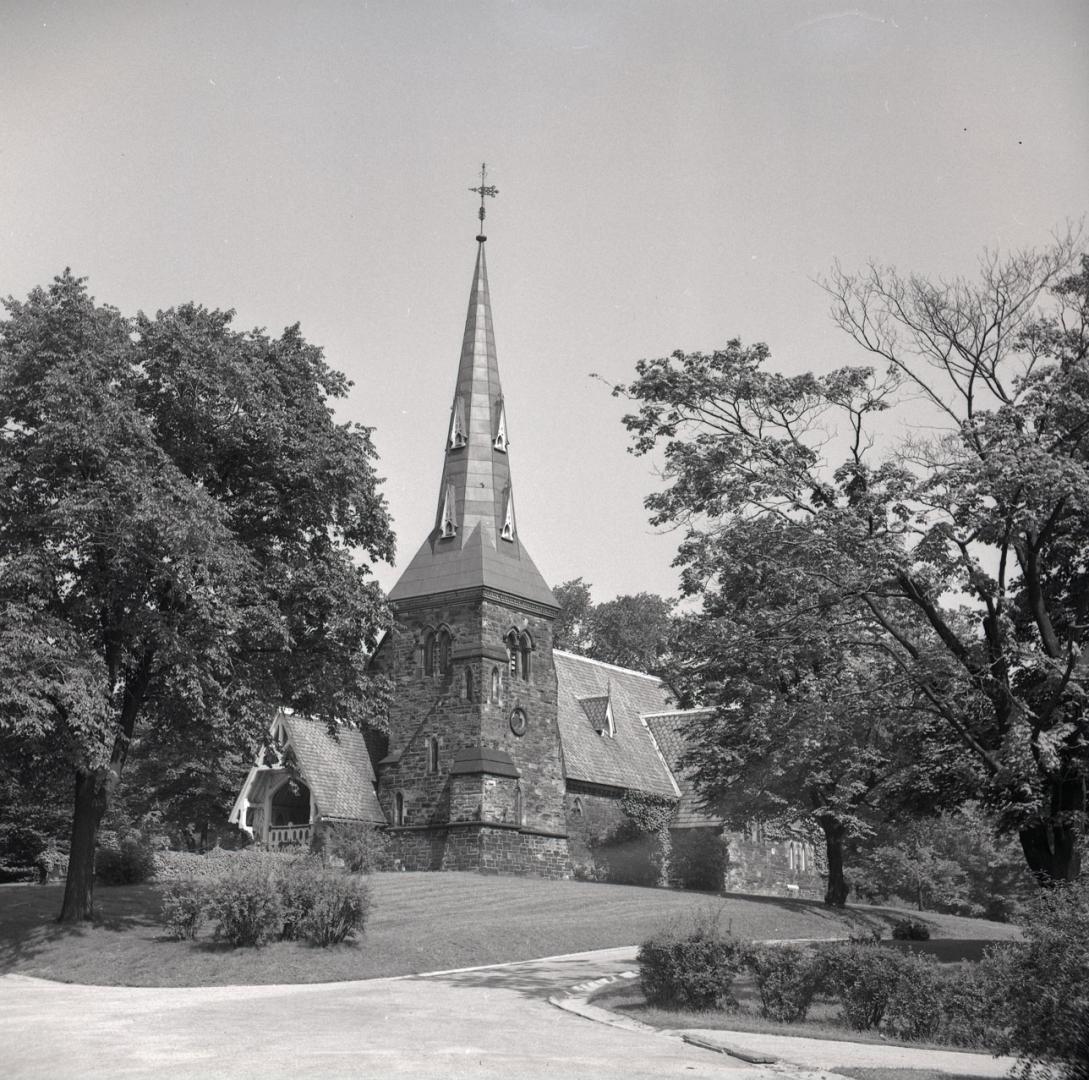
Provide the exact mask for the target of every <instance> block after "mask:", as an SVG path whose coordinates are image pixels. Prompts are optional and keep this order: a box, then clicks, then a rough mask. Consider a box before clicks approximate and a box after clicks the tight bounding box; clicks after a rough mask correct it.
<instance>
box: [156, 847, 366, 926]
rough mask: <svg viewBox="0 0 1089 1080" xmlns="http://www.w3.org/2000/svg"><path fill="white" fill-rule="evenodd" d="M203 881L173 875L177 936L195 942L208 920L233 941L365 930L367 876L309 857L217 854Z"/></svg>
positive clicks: (171, 913)
mask: <svg viewBox="0 0 1089 1080" xmlns="http://www.w3.org/2000/svg"><path fill="white" fill-rule="evenodd" d="M209 867H210V868H211V872H210V873H208V876H206V877H205V878H203V879H201V880H187V881H181V880H177V881H173V882H171V883H170V884H169V885H168V886H167V888H166V890H165V891H164V895H163V906H162V915H161V918H162V921H163V924H164V926H165V928H166V932H167V935H168V936H169V937H171V938H174V939H175V940H193V939H195V938H196V937H197V935H198V933H199V931H200V928H201V926H202V925H203V924H204V922H205V921H206V920H207V921H211V922H213V923H215V931H214V934H215V938H216V940H219V941H223V942H226V943H227V944H228V945H232V946H235V947H245V946H260V945H266V944H268V943H269V942H271V941H307V942H310V943H311V944H313V945H320V946H325V945H335V944H339V943H340V942H343V941H348V940H350V939H352V938H353V937H354V936H355V935H356V934H358V933H360V932H361V931H362V930H363V927H364V924H365V922H366V918H367V914H368V912H369V909H370V896H369V892H368V888H367V885H366V882H365V881H363V879H362V878H360V877H357V876H355V875H352V874H349V873H347V872H345V871H344V870H340V869H335V868H332V867H327V866H324V865H323V864H322V862H321V859H320V858H317V857H315V856H312V855H284V854H280V853H269V852H253V853H247V854H244V855H239V856H235V857H229V858H216V859H213V860H211V861H210V863H209V864H208V865H207V866H206V867H205V869H206V870H208V869H209Z"/></svg>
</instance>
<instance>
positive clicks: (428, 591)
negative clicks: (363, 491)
mask: <svg viewBox="0 0 1089 1080" xmlns="http://www.w3.org/2000/svg"><path fill="white" fill-rule="evenodd" d="M485 178H486V176H485V173H484V170H483V167H482V168H481V184H480V187H479V188H472V189H471V190H473V191H475V192H478V193H479V194H480V202H481V206H480V221H481V230H482V231H481V234H480V235H479V236H478V237H477V253H476V266H475V267H474V270H473V283H472V288H471V289H470V292H469V310H468V313H467V314H466V316H465V333H464V336H463V337H462V343H461V357H460V360H459V363H458V373H457V381H456V383H455V386H454V397H453V401H452V402H451V404H450V421H449V424H448V426H447V430H446V433H445V446H444V459H443V468H442V477H441V481H440V484H439V492H438V500H437V505H436V510H435V522H434V527H433V528H432V530H431V533H430V535H429V536H428V538H427V540H426V541H425V542H424V545H423V547H421V548H420V550H419V552H417V554H416V557H415V558H414V559H413V560H412V562H411V563H410V564H409V565H408V568H407V569H406V570H405V572H404V573H403V574H402V575H401V577H400V579H399V580H398V582H397V584H396V585H395V586H394V587H393V589H392V590H391V591H390V599H391V600H392V601H394V602H397V601H402V600H407V599H410V598H413V597H422V596H431V595H434V594H437V593H443V592H449V591H453V590H459V589H467V588H475V587H479V586H487V587H490V588H494V589H497V590H499V591H501V592H504V593H507V594H510V595H514V596H518V597H521V598H523V599H525V600H530V601H533V602H535V603H537V604H545V605H547V606H551V607H556V606H558V605H557V604H556V599H555V597H554V596H553V595H552V591H551V590H550V589H549V587H548V586H547V585H546V584H545V581H544V578H542V577H541V574H540V571H539V570H538V569H537V567H536V566H535V565H534V563H533V560H532V559H531V558H530V557H529V553H528V552H527V551H526V550H525V547H524V546H523V545H522V541H521V538H520V537H519V535H518V531H517V527H516V524H515V522H516V519H515V514H514V492H513V486H512V484H511V474H510V456H509V453H508V445H509V444H508V434H507V418H506V407H505V404H504V400H503V390H502V387H501V386H500V383H499V364H498V361H497V359H496V352H495V334H494V332H493V329H492V309H491V299H490V296H489V293H488V268H487V264H486V262H485V259H484V240H485V237H484V234H483V220H484V197H485V195H489V196H490V195H494V194H495V193H496V191H495V188H492V187H489V186H488V185H487V184H485V182H484V181H485Z"/></svg>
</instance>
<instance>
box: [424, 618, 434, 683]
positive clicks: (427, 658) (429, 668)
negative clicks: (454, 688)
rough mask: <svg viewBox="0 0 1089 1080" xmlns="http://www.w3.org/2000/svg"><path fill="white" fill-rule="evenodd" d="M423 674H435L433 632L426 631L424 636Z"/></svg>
mask: <svg viewBox="0 0 1089 1080" xmlns="http://www.w3.org/2000/svg"><path fill="white" fill-rule="evenodd" d="M423 657H424V660H423V664H424V674H425V675H434V674H435V631H434V630H430V629H429V630H428V631H427V633H426V635H425V636H424V654H423Z"/></svg>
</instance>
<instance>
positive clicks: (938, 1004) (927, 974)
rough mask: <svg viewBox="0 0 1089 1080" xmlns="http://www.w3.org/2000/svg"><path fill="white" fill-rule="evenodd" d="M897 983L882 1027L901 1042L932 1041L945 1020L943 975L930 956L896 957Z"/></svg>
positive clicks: (906, 955) (905, 954)
mask: <svg viewBox="0 0 1089 1080" xmlns="http://www.w3.org/2000/svg"><path fill="white" fill-rule="evenodd" d="M895 959H896V966H897V968H898V970H897V972H896V981H895V984H894V986H893V989H892V993H891V995H890V996H889V1000H888V1005H887V1006H886V1008H885V1015H884V1019H883V1020H882V1023H881V1027H882V1028H883V1029H884V1030H885V1031H887V1032H888V1033H889V1034H890V1035H892V1036H894V1037H895V1038H898V1039H931V1038H933V1037H934V1036H935V1035H936V1034H937V1032H938V1028H939V1026H940V1025H941V1021H942V993H941V982H942V978H941V974H940V972H939V969H938V964H937V961H936V960H934V959H933V957H930V956H916V955H912V954H909V953H901V954H900V955H898V956H896V957H895Z"/></svg>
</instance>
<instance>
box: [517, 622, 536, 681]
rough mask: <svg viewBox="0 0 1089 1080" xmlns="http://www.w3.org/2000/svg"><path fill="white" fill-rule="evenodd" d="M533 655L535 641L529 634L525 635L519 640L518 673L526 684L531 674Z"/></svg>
mask: <svg viewBox="0 0 1089 1080" xmlns="http://www.w3.org/2000/svg"><path fill="white" fill-rule="evenodd" d="M532 655H533V639H532V638H531V637H530V636H529V634H523V635H522V636H521V637H520V638H519V639H518V673H519V674H520V675H521V676H522V679H523V680H524V681H525V682H529V676H530V674H531V670H532V667H531V664H532V661H531V657H532Z"/></svg>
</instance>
